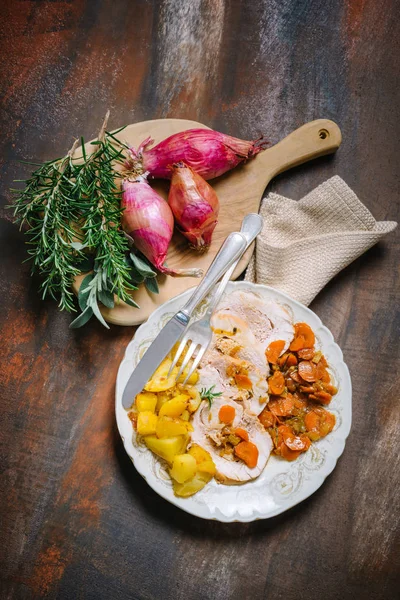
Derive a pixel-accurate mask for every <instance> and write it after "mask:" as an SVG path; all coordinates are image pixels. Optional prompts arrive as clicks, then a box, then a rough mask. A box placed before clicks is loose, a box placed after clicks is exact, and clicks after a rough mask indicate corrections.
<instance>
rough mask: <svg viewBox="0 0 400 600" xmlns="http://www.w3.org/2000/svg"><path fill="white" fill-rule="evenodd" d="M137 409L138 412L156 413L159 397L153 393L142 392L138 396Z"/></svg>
mask: <svg viewBox="0 0 400 600" xmlns="http://www.w3.org/2000/svg"><path fill="white" fill-rule="evenodd" d="M135 403H136V408H137V410H138V412H143V411H145V410H146V411H150V412H154V411H155V409H156V405H157V395H156V394H152V393H151V392H141V393H140V394H138V395H137V396H136V401H135Z"/></svg>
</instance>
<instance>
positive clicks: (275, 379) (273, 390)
mask: <svg viewBox="0 0 400 600" xmlns="http://www.w3.org/2000/svg"><path fill="white" fill-rule="evenodd" d="M268 386H269V392H270V394H274V395H275V396H280V395H281V394H282V392H283V391H284V389H285V378H284V376H283V374H282V373H281V372H280V371H275V373H274V374H273V375H272V377H269V378H268Z"/></svg>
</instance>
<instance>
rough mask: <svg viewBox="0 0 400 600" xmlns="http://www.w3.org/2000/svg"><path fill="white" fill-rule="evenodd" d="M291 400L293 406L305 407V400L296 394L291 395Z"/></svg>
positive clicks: (301, 408) (300, 408)
mask: <svg viewBox="0 0 400 600" xmlns="http://www.w3.org/2000/svg"><path fill="white" fill-rule="evenodd" d="M293 401H294V406H295V408H298V409H299V410H303V409H305V408H307V401H306V400H303V399H302V398H300V397H299V396H297V394H294V395H293Z"/></svg>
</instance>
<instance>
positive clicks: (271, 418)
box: [258, 406, 276, 429]
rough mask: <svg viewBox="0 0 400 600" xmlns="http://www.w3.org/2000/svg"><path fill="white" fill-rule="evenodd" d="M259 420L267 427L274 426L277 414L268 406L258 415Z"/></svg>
mask: <svg viewBox="0 0 400 600" xmlns="http://www.w3.org/2000/svg"><path fill="white" fill-rule="evenodd" d="M258 420H259V421H260V423H261V424H262V425H264V427H265V428H266V429H267V427H273V425H274V424H275V421H276V419H275V415H273V414H272V412H271V411H270V410H269V409H268V407H267V406H266V407H265V408H264V409H263V411H262V412H261V414H259V415H258Z"/></svg>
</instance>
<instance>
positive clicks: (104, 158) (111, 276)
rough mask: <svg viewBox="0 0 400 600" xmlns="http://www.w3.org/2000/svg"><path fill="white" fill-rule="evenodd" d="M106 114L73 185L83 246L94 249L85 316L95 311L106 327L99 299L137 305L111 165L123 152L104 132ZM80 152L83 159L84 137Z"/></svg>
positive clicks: (73, 325)
mask: <svg viewBox="0 0 400 600" xmlns="http://www.w3.org/2000/svg"><path fill="white" fill-rule="evenodd" d="M108 117H109V112H108V113H107V115H106V118H105V120H104V123H103V125H102V127H101V130H100V133H99V135H98V139H97V141H96V142H95V143H94V145H95V146H96V149H95V150H93V152H92V154H91V155H90V156H89V157H86V160H84V162H83V163H82V164H81V165H79V166H77V167H76V172H75V189H74V194H75V195H76V197H78V198H79V201H80V205H81V220H82V226H81V230H82V234H83V246H84V247H87V248H94V249H95V251H96V254H95V265H94V270H93V274H92V277H91V279H90V282H89V283H88V286H87V288H86V289H85V292H86V293H85V295H84V298H86V303H84V304H83V310H84V312H85V315H86V316H87V319H89V318H90V316H91V315H92V314H94V315H95V316H96V317H97V318H98V319H99V320H100V321H101V322H102V323H103V325H105V327H108V325H107V324H106V322H105V321H104V319H103V317H102V315H101V312H100V309H99V307H98V301H100V302H102V303H103V304H105V305H106V306H108V307H109V308H112V307H113V306H114V294H115V295H116V296H117V297H118V298H120V299H121V300H123V301H124V302H126V303H127V304H130V305H131V306H137V304H136V303H135V302H134V301H133V300H132V299H131V296H130V294H129V291H130V290H136V289H137V286H135V285H134V284H133V283H132V278H131V274H130V270H129V266H128V265H127V263H126V260H125V255H126V253H127V252H128V249H129V248H128V242H127V239H126V237H125V236H124V234H123V232H122V230H121V229H120V227H119V224H120V222H121V214H122V210H121V208H120V192H119V191H118V188H117V184H116V178H117V177H118V173H117V172H116V171H115V168H114V166H113V164H114V163H115V162H118V161H120V159H121V158H122V156H123V152H122V149H120V148H116V146H115V145H114V144H113V143H112V142H111V141H110V139H111V138H110V136H107V135H106V127H107V121H108ZM113 139H115V140H116V138H113ZM82 154H83V157H84V159H85V152H84V141H83V140H82ZM88 200H89V201H88ZM82 319H83V318H80V317H78V319H75V321H73V322H72V323H71V327H77V326H78V327H79V326H81V324H82ZM83 320H84V319H83Z"/></svg>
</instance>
